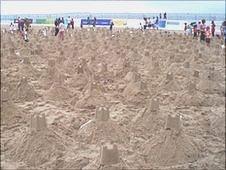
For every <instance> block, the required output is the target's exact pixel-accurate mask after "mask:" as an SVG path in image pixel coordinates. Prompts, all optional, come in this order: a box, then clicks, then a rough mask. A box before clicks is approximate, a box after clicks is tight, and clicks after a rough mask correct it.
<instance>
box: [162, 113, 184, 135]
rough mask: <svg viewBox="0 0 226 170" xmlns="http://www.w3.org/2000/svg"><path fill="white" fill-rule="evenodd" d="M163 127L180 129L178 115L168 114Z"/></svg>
mask: <svg viewBox="0 0 226 170" xmlns="http://www.w3.org/2000/svg"><path fill="white" fill-rule="evenodd" d="M165 129H166V130H173V131H180V129H181V125H180V116H178V115H176V116H175V117H172V116H170V115H168V117H167V121H166V127H165Z"/></svg>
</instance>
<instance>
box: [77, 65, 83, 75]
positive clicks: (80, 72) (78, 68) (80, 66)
mask: <svg viewBox="0 0 226 170" xmlns="http://www.w3.org/2000/svg"><path fill="white" fill-rule="evenodd" d="M83 73H84V70H83V67H82V64H80V65H78V67H77V74H83Z"/></svg>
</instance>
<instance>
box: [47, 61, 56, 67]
mask: <svg viewBox="0 0 226 170" xmlns="http://www.w3.org/2000/svg"><path fill="white" fill-rule="evenodd" d="M55 65H56V62H55V60H48V67H54V66H55Z"/></svg>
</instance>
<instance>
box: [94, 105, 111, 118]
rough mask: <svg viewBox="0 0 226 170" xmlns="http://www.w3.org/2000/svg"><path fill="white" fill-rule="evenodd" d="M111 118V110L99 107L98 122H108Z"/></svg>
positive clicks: (97, 112) (97, 110)
mask: <svg viewBox="0 0 226 170" xmlns="http://www.w3.org/2000/svg"><path fill="white" fill-rule="evenodd" d="M109 118H110V115H109V109H108V108H106V107H98V108H97V109H96V120H97V121H108V120H109Z"/></svg>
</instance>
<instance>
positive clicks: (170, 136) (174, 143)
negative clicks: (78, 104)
mask: <svg viewBox="0 0 226 170" xmlns="http://www.w3.org/2000/svg"><path fill="white" fill-rule="evenodd" d="M180 124H181V122H180V118H179V117H171V116H168V118H167V122H166V127H165V129H166V130H165V131H162V132H160V133H159V134H157V135H156V136H155V137H153V138H151V139H150V140H149V141H148V142H147V143H146V144H145V145H144V148H145V153H146V154H147V161H148V163H150V164H151V165H153V166H171V165H178V164H185V163H189V162H194V161H196V160H197V159H198V158H199V154H198V153H199V150H198V147H197V146H196V145H197V144H195V142H194V141H193V140H192V139H190V138H189V136H187V135H185V134H183V131H182V127H181V125H180Z"/></svg>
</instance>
